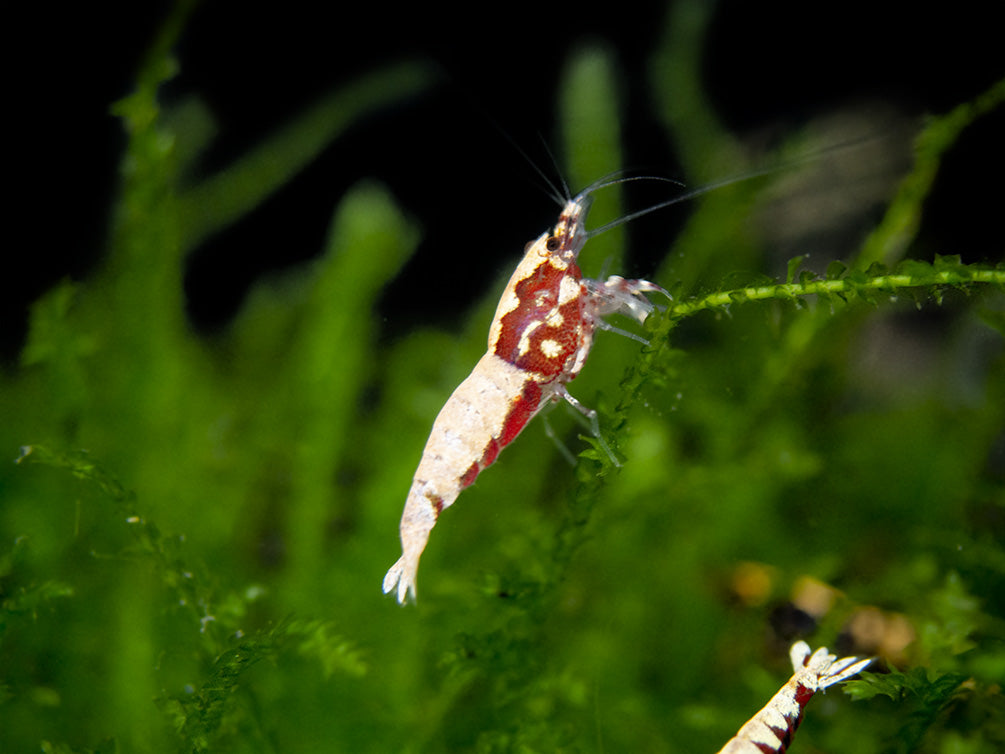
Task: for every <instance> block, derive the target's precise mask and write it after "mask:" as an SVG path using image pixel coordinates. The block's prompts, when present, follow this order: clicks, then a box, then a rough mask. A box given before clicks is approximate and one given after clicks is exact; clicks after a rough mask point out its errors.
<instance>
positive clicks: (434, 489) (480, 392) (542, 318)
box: [384, 184, 669, 603]
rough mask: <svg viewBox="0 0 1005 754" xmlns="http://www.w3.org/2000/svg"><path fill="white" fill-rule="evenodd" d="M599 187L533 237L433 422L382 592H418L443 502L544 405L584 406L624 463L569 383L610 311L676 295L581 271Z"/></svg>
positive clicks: (644, 311) (644, 307)
mask: <svg viewBox="0 0 1005 754" xmlns="http://www.w3.org/2000/svg"><path fill="white" fill-rule="evenodd" d="M602 185H606V184H602ZM595 188H599V186H597V187H594V188H591V189H587V190H586V191H584V192H583V193H582V194H580V195H579V196H577V197H576V198H574V199H571V200H569V201H568V202H566V204H565V207H564V208H563V209H562V213H561V215H559V218H558V223H557V224H556V225H555V227H554V228H553V229H552V231H551V232H550V233H544V234H542V235H541V236H539V237H538V238H537V239H536V240H534V241H531V242H530V243H529V244H527V246H526V248H525V250H524V256H523V259H521V260H520V263H519V264H518V265H517V268H516V270H515V271H514V273H513V275H512V277H511V278H510V280H509V282H508V283H507V285H506V288H505V289H504V290H503V294H502V297H501V298H500V300H499V305H498V307H497V308H496V313H495V316H494V317H493V318H492V324H491V326H490V327H489V339H488V351H487V352H486V353H485V355H484V356H482V358H481V360H479V362H478V363H477V364H476V365H475V367H474V369H473V370H472V372H471V374H470V375H469V376H468V377H467V379H465V380H464V382H462V383H461V384H460V385H459V386H458V387H457V389H456V390H455V391H454V392H453V394H452V395H451V396H450V398H449V399H447V402H446V404H445V405H444V406H443V408H442V409H441V410H440V413H439V415H438V416H437V417H436V421H435V422H434V423H433V429H432V431H431V432H430V434H429V439H428V440H427V441H426V448H425V450H424V451H423V453H422V458H421V460H420V461H419V467H418V469H417V470H416V472H415V478H414V479H413V480H412V487H411V489H410V490H409V493H408V497H407V498H406V500H405V510H404V512H403V513H402V516H401V527H400V528H401V548H402V555H401V558H400V559H399V560H398V561H397V562H396V563H395V564H394V565H393V566H391V569H390V570H389V571H388V572H387V575H386V576H385V577H384V592H385V593H387V592H392V591H393V592H395V593H396V596H397V598H398V601H399V602H402V603H404V602H406V601H407V600H408V599H409V598H412V599H414V598H415V579H416V573H417V571H418V568H419V557H420V556H421V555H422V551H423V550H424V549H425V547H426V542H427V541H428V539H429V533H430V531H432V528H433V526H435V524H436V520H437V518H438V517H439V514H440V512H441V511H442V509H444V508H448V507H450V505H452V504H453V502H454V501H455V500H456V499H457V496H458V495H459V494H460V492H461V490H462V489H464V488H465V487H468V486H470V485H471V484H473V483H474V481H475V478H476V477H477V476H478V474H479V473H480V472H481V471H482V470H483V469H485V468H486V467H487V466H489V465H491V464H492V463H493V462H494V461H495V459H496V456H498V454H499V451H500V450H501V449H502V448H503V447H505V446H506V445H508V444H509V443H511V442H512V441H513V440H514V439H516V437H517V435H519V434H520V431H521V430H522V429H523V428H524V427H525V426H526V425H527V423H528V422H529V421H530V420H531V419H533V418H534V416H535V414H537V412H538V411H540V410H541V407H542V406H543V405H544V404H546V403H548V402H550V401H557V400H562V399H564V400H566V401H568V402H569V403H570V404H571V405H572V406H573V407H575V408H576V409H577V410H579V411H581V412H582V413H583V414H584V415H585V416H586V417H587V418H588V419H589V420H590V422H591V424H592V427H593V430H594V435H596V436H597V438H598V439H599V440H600V443H601V446H602V447H603V448H604V450H606V451H607V453H608V455H609V456H610V457H611V459H612V460H613V461H614V463H615V464H617V463H618V461H617V458H616V457H615V456H614V454H613V452H611V450H610V449H609V448H608V447H607V445H606V443H604V441H603V438H601V437H600V433H599V429H598V425H597V417H596V412H594V411H592V410H591V409H588V408H586V407H584V406H583V405H582V404H580V403H579V401H577V400H576V399H575V398H573V397H572V396H571V395H570V394H569V393H568V391H567V390H566V388H565V385H566V384H567V383H568V382H570V381H572V380H573V379H574V378H575V377H576V375H577V374H579V371H580V369H582V367H583V364H584V363H585V362H586V358H587V356H588V355H589V353H590V349H591V347H592V346H593V335H594V332H595V331H596V330H597V329H598V328H600V329H607V330H614V329H616V328H613V327H612V326H610V325H608V324H607V323H606V322H605V321H604V320H603V317H605V316H607V315H609V314H614V313H615V312H620V313H623V314H626V315H628V316H631V317H634V318H635V319H636V320H638V321H639V322H644V321H645V319H646V317H647V316H648V315H649V314H650V313H651V312H652V311H653V309H654V306H653V304H652V303H650V301H649V300H648V299H646V297H645V296H644V295H643V294H645V293H655V292H660V293H663V294H664V295H669V294H667V293H666V291H664V290H663V289H662V288H660V287H659V286H658V285H656V284H655V283H650V282H648V281H645V280H625V279H624V278H621V277H617V276H612V277H610V278H608V279H607V280H606V281H603V280H589V279H583V277H582V273H581V272H580V269H579V267H578V265H577V264H576V257H577V256H578V254H579V251H580V249H582V247H583V244H584V243H586V240H587V238H588V235H589V234H588V233H587V231H586V227H585V225H584V222H585V220H586V213H587V211H588V209H589V206H590V194H591V192H592V191H593V190H595ZM619 332H620V331H619ZM626 334H628V335H630V336H631V334H630V333H626ZM631 337H637V336H631ZM433 501H436V502H435V503H434V502H433Z"/></svg>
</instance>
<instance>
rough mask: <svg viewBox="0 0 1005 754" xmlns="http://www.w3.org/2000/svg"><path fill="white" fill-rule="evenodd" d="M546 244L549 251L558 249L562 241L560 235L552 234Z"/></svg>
mask: <svg viewBox="0 0 1005 754" xmlns="http://www.w3.org/2000/svg"><path fill="white" fill-rule="evenodd" d="M544 245H545V248H546V249H548V251H557V250H558V247H559V246H561V245H562V242H561V241H560V240H559V239H558V236H550V237H549V238H548V240H547V242H546V243H545V244H544Z"/></svg>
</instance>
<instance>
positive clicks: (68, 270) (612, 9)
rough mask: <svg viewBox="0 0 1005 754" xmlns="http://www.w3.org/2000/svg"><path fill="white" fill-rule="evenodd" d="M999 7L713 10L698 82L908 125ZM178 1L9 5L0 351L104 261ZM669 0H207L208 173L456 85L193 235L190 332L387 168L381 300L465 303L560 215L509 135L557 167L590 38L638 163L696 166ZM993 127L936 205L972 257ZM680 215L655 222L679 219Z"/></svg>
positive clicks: (196, 63)
mask: <svg viewBox="0 0 1005 754" xmlns="http://www.w3.org/2000/svg"><path fill="white" fill-rule="evenodd" d="M990 6H991V4H983V5H981V4H978V3H975V4H973V5H972V6H971V5H968V4H965V3H955V4H946V5H944V6H933V8H934V9H933V10H928V11H923V10H920V8H921V7H922V6H921V5H920V4H912V5H909V6H908V5H905V6H903V7H901V6H900V4H895V5H889V4H882V3H866V2H846V3H840V4H833V3H832V4H810V3H796V2H761V3H750V2H742V1H741V0H730V1H724V2H720V3H718V4H717V10H716V16H715V21H714V23H713V25H712V30H711V34H710V37H709V39H708V41H707V45H706V61H705V82H704V83H705V87H706V89H707V91H708V92H709V94H710V96H711V98H712V100H713V101H714V103H715V105H716V107H717V109H718V110H719V113H720V115H721V117H722V118H723V120H724V122H725V123H726V124H727V125H728V127H729V128H731V129H733V130H735V131H737V132H753V131H757V130H765V129H766V130H769V131H771V130H778V131H781V132H784V131H785V130H787V129H794V128H798V126H799V125H800V124H801V123H804V122H806V121H807V120H808V119H809V118H811V117H813V116H814V115H816V114H819V113H821V112H824V111H827V110H829V109H831V108H835V107H839V106H841V105H844V104H849V103H856V102H870V101H871V102H881V103H883V104H884V106H889V107H892V108H894V109H896V110H897V111H899V112H901V113H903V114H905V115H907V116H914V117H917V116H922V115H923V114H924V113H942V112H945V111H946V110H948V109H950V108H951V107H953V106H954V105H956V104H958V103H959V102H962V101H964V100H966V99H969V98H971V97H973V96H974V95H975V94H977V93H979V92H981V91H983V90H984V89H985V88H987V87H988V86H989V85H990V84H991V83H992V82H993V81H995V80H996V79H998V78H1000V77H1001V76H1003V75H1005V53H1003V52H1002V43H1001V34H1000V25H998V23H995V22H992V21H991V19H990V17H989V14H990ZM169 7H170V5H169V4H167V3H158V2H143V3H135V2H134V3H124V2H117V3H96V4H84V3H74V4H69V3H67V4H63V5H62V6H61V5H60V4H57V5H55V6H52V5H45V6H42V5H40V4H39V5H36V6H33V7H31V8H22V9H20V10H17V11H15V12H12V13H11V14H10V15H9V16H8V20H7V23H8V36H9V37H10V38H11V40H12V41H16V40H20V43H21V44H22V45H23V46H19V47H15V48H11V49H9V50H8V65H7V70H8V81H9V84H10V86H9V87H8V88H7V96H8V102H7V107H6V108H5V111H6V113H7V117H6V119H7V120H8V124H9V126H10V127H11V128H12V135H11V138H10V141H9V142H8V148H9V156H10V158H11V159H10V162H9V163H8V164H9V165H10V166H11V167H12V168H13V169H12V170H11V171H10V172H9V173H8V178H9V181H10V183H9V185H10V187H11V189H12V193H13V196H14V199H13V202H10V203H8V205H7V206H8V211H9V214H8V215H7V223H6V225H7V231H8V236H7V240H6V243H5V247H6V248H5V252H4V256H5V265H4V267H5V272H4V274H3V286H2V290H0V298H2V301H0V305H2V311H0V317H2V322H3V325H2V328H0V335H2V338H0V358H2V359H3V360H4V361H5V362H8V363H9V362H10V361H11V360H12V359H14V358H16V354H17V352H18V350H19V348H20V345H21V343H22V342H23V337H24V328H25V323H26V314H27V305H28V303H29V302H30V301H32V300H33V299H34V298H36V297H37V296H38V295H39V294H41V293H42V292H43V291H44V290H45V289H46V288H48V287H49V286H50V285H52V284H53V283H54V282H55V281H57V280H59V279H60V278H62V277H64V276H70V277H72V278H74V279H82V278H84V277H86V275H87V274H88V272H89V271H90V270H92V269H93V268H94V267H95V265H97V264H98V263H99V261H100V259H101V253H102V249H103V245H104V243H105V235H106V231H107V226H108V221H109V218H108V210H109V207H110V205H111V202H112V200H113V198H114V193H115V186H116V181H117V169H118V160H119V157H120V155H121V152H122V149H123V146H124V135H123V134H122V131H121V128H120V125H119V123H118V122H117V121H116V119H115V118H113V117H112V116H111V115H110V114H109V106H110V104H111V103H112V102H113V101H115V100H116V99H118V98H120V97H122V96H124V95H125V94H127V93H128V92H129V91H130V89H131V78H132V75H133V73H134V71H135V70H136V67H137V65H138V63H139V60H140V57H141V55H142V54H143V52H144V50H145V49H146V46H147V45H148V43H149V41H150V40H151V39H152V38H153V36H154V34H155V32H156V29H157V28H158V25H159V23H160V22H161V20H162V19H163V18H164V16H165V15H166V13H167V10H168V8H169ZM985 7H987V8H989V10H983V8H985ZM665 8H666V6H665V5H664V4H662V3H638V4H632V3H620V4H611V3H608V4H604V5H582V4H570V3H553V4H545V3H538V4H520V3H507V4H505V5H478V6H466V7H464V8H456V7H455V8H451V9H448V8H446V7H439V6H433V5H420V4H412V5H409V6H402V7H398V6H395V5H388V4H383V3H370V4H357V5H338V4H321V3H310V4H308V3H283V4H278V3H277V4H256V3H242V2H234V1H233V0H225V1H218V2H206V3H203V4H202V6H200V7H199V8H198V9H197V11H196V12H195V13H194V14H193V16H192V18H191V19H190V21H189V23H188V26H187V27H186V30H185V32H184V33H183V37H182V40H181V44H180V46H179V47H178V49H177V57H178V60H179V63H180V66H181V73H180V75H179V76H178V77H177V78H176V79H174V80H173V81H172V82H171V83H170V84H169V85H168V86H167V87H166V89H165V91H164V100H165V101H166V102H168V103H171V102H178V101H181V100H183V99H184V98H186V97H188V96H191V95H193V94H196V95H198V96H199V97H201V98H202V99H203V101H204V102H205V103H206V104H207V105H208V107H209V108H210V110H211V112H212V113H213V115H214V117H215V118H216V119H217V121H218V127H219V132H218V134H217V137H216V139H215V141H214V143H213V146H212V148H211V150H210V152H209V153H208V154H207V156H206V160H205V161H204V163H203V168H204V170H205V172H207V173H211V172H212V171H213V170H215V169H218V168H219V167H221V166H224V165H226V164H227V163H228V162H229V161H230V160H232V159H234V158H235V157H237V156H239V155H241V154H242V153H243V152H244V151H245V150H247V149H248V148H250V147H251V146H252V145H254V144H256V142H258V141H259V140H260V139H261V138H262V137H264V136H265V135H267V134H269V133H270V132H272V131H273V130H275V129H276V128H277V127H279V126H282V125H283V124H284V123H286V122H287V121H288V120H289V119H290V118H291V117H292V116H293V115H294V114H296V113H298V112H300V111H301V110H303V109H304V108H306V107H307V106H309V105H310V104H311V103H313V102H315V101H316V100H317V99H318V98H319V97H320V96H321V95H323V94H325V93H326V92H329V91H331V90H332V89H333V88H336V87H338V86H339V85H340V84H343V83H345V82H348V81H351V80H353V79H354V78H355V77H357V76H359V75H361V74H364V73H367V72H370V71H374V70H376V69H378V68H380V67H381V66H383V65H385V64H387V63H389V62H394V61H401V60H414V59H421V60H426V61H430V62H431V63H433V64H434V65H435V66H436V68H437V70H438V71H439V73H440V74H441V79H440V84H439V85H438V86H436V87H435V88H434V89H432V90H430V91H428V92H426V93H425V94H423V95H422V96H420V97H418V98H415V99H413V100H411V101H408V102H405V103H402V104H400V105H397V106H395V107H393V108H388V109H385V110H383V111H381V112H380V113H378V114H376V115H374V116H372V117H370V118H369V119H367V120H366V121H365V122H363V123H361V124H359V125H358V126H357V127H355V128H353V129H352V130H351V132H349V133H348V134H346V135H345V136H344V137H342V138H340V139H338V140H337V141H336V143H334V144H333V145H332V146H331V147H330V148H329V149H328V150H327V151H326V152H325V153H324V154H323V155H322V157H321V159H319V160H317V161H316V162H315V163H313V164H312V165H311V166H310V167H308V169H307V170H305V171H304V172H303V173H302V174H301V175H300V176H298V177H297V179H296V180H294V181H293V182H292V183H291V184H290V185H288V186H287V187H285V188H284V189H283V190H282V191H280V192H279V193H278V194H277V195H276V196H274V197H273V198H271V199H270V200H269V201H268V202H266V203H265V204H264V205H263V206H262V207H261V208H260V209H258V210H257V211H256V212H254V213H253V214H252V215H251V216H249V217H248V218H246V219H245V220H244V221H242V222H241V223H240V224H238V225H237V226H235V227H234V228H232V229H230V230H228V231H226V232H224V233H222V234H220V235H218V236H216V237H214V238H213V239H211V240H210V241H208V242H207V243H206V244H205V245H204V246H202V247H201V248H199V249H198V250H197V251H196V252H195V254H194V255H193V256H192V257H191V258H190V260H189V264H188V268H187V272H186V279H185V286H186V295H187V301H188V313H189V317H190V321H191V323H192V325H193V327H194V328H196V329H197V330H199V331H200V332H212V331H214V330H217V329H219V328H220V327H223V326H225V325H226V323H227V321H228V319H229V318H230V317H231V316H232V315H233V313H234V312H235V310H236V308H237V307H238V306H239V304H240V301H241V298H242V296H243V294H244V292H245V291H246V289H247V286H248V284H249V283H250V282H251V281H253V280H254V279H255V278H256V277H257V276H259V275H261V274H263V273H265V272H267V271H269V270H272V269H281V268H284V267H286V266H289V265H290V264H293V263H296V262H297V261H300V260H303V259H307V258H309V257H311V256H313V255H315V254H317V253H319V251H320V249H321V248H322V242H323V238H324V235H325V232H326V230H327V224H328V221H329V218H330V214H331V211H332V209H333V207H334V206H335V204H336V203H337V201H338V199H339V197H340V195H341V194H342V193H343V192H344V191H345V190H346V189H347V188H348V187H349V186H351V185H352V184H353V183H355V182H357V181H359V180H361V179H364V178H368V177H373V178H376V179H378V180H380V181H382V182H384V183H385V184H386V185H387V186H388V187H389V188H390V189H391V191H393V192H394V194H395V195H396V197H397V198H398V200H399V202H400V203H401V204H402V205H403V207H404V208H405V209H406V211H407V212H408V213H409V214H410V215H411V216H412V217H413V218H414V219H415V220H416V221H417V222H418V223H419V224H420V225H421V227H422V229H423V245H422V247H421V248H420V250H419V253H418V254H417V255H416V256H415V258H414V259H413V260H412V261H411V262H410V263H409V265H408V267H407V268H406V270H405V271H404V273H403V274H402V275H400V276H399V279H398V280H397V281H396V282H395V284H394V285H393V286H392V287H391V288H390V289H389V291H388V292H387V294H386V295H385V299H384V306H383V309H384V312H383V313H384V315H385V320H386V325H385V326H386V327H388V328H390V329H391V330H392V331H393V330H394V329H395V328H396V327H405V326H411V325H414V324H415V323H416V322H417V321H427V322H434V321H435V322H437V323H439V324H444V323H449V322H450V320H451V318H455V317H457V316H460V315H461V314H462V313H463V311H464V309H465V307H466V306H467V305H469V304H470V303H471V302H472V301H473V300H474V299H475V298H476V297H478V296H479V295H481V294H482V293H483V292H484V290H485V288H486V286H487V285H488V284H489V283H490V282H491V281H492V278H493V275H494V274H495V273H496V272H498V271H499V270H500V269H501V268H502V266H504V265H505V264H507V263H510V262H512V260H513V259H514V258H515V256H516V255H517V254H519V250H520V249H522V248H523V244H524V243H525V242H526V241H527V240H529V239H530V238H531V237H533V236H535V235H537V234H538V233H539V232H541V231H542V230H543V229H544V228H545V227H547V226H548V225H550V224H551V222H552V221H553V216H554V214H555V208H554V206H553V204H552V202H551V200H550V199H548V198H547V196H546V195H545V193H543V192H542V191H540V190H539V189H538V187H537V186H538V184H540V182H541V181H540V180H539V179H537V178H535V177H534V176H533V173H532V171H531V169H530V168H529V167H528V166H527V164H526V163H525V162H524V160H523V158H522V157H520V156H519V155H518V153H517V152H516V150H515V149H514V147H513V145H512V144H511V143H510V141H512V142H513V143H515V144H517V145H519V146H520V148H521V149H523V150H525V151H526V152H528V153H529V154H530V156H531V158H532V159H533V160H534V161H535V162H536V163H537V164H538V165H541V166H543V167H544V168H545V169H546V170H548V171H549V172H553V171H552V169H551V168H550V166H549V163H548V160H549V157H548V155H547V152H546V151H545V149H544V148H543V147H542V140H543V142H545V143H548V142H551V141H552V140H553V139H554V138H555V131H554V117H555V108H554V104H555V100H556V97H557V89H556V87H557V85H558V81H559V76H560V72H561V70H562V67H563V65H564V63H565V62H566V61H567V60H568V57H569V55H570V52H571V51H572V50H573V49H575V48H576V47H578V46H581V45H582V44H583V43H584V42H588V41H590V40H600V41H603V42H605V43H606V44H608V45H609V47H610V48H611V49H612V50H614V51H616V55H617V62H618V65H619V66H620V72H621V75H622V77H623V84H624V91H625V92H627V99H626V101H624V102H623V103H622V104H623V106H624V108H625V113H626V126H625V150H626V160H627V162H628V166H630V167H639V168H645V169H647V170H653V171H657V172H659V173H660V174H663V175H669V176H677V177H683V176H680V168H679V163H678V161H677V158H676V156H675V154H674V145H672V144H668V143H666V141H665V136H664V132H663V131H662V129H660V128H659V127H658V126H657V124H656V119H655V117H654V114H653V111H652V103H651V102H650V101H649V100H648V96H647V92H646V86H647V83H646V82H647V79H646V75H647V73H646V65H647V62H648V59H649V57H650V56H651V54H652V52H653V50H654V49H655V47H656V45H657V42H658V37H659V35H660V33H661V31H662V26H663V23H664V19H665V12H666V10H665ZM12 50H13V51H12ZM1001 124H1002V118H1001V117H1000V116H996V117H993V118H986V119H985V120H984V121H982V122H981V123H980V124H979V125H978V126H975V127H973V128H972V129H970V130H969V131H968V132H966V136H965V138H964V139H963V140H962V141H961V143H960V144H959V145H958V146H957V147H955V148H954V150H953V151H952V153H951V154H950V155H949V157H948V158H947V160H946V162H945V164H944V166H943V169H942V171H941V172H940V176H939V183H938V186H937V189H936V191H935V192H934V193H933V195H932V197H931V199H930V200H929V202H928V206H927V207H926V215H925V227H924V228H923V232H924V233H925V234H926V237H927V238H928V244H927V245H928V246H929V247H930V248H936V249H938V250H939V251H940V253H944V254H957V253H958V254H962V255H963V256H964V258H965V259H968V260H970V261H977V260H982V259H983V260H990V261H995V260H998V259H1001V257H1002V248H1003V243H1002V240H1001V230H1000V225H1001V221H1000V218H1001V207H1002V198H1003V191H1002V188H1001V186H1002V181H1003V180H1005V174H1003V170H1002V167H1003V160H1002V144H1001V142H1002V139H1001V136H1002V133H1005V131H1003V130H1002V129H1001ZM502 134H505V136H503V135H502ZM573 188H574V189H575V188H576V187H573ZM683 215H684V213H683V212H674V213H667V214H666V215H663V216H661V220H665V222H664V223H663V227H665V229H666V230H665V232H666V233H668V234H672V233H673V231H674V228H675V227H677V226H678V225H679V223H680V222H681V220H682V219H683ZM629 272H633V273H636V272H637V273H640V274H644V273H645V272H646V270H641V271H639V270H630V271H629Z"/></svg>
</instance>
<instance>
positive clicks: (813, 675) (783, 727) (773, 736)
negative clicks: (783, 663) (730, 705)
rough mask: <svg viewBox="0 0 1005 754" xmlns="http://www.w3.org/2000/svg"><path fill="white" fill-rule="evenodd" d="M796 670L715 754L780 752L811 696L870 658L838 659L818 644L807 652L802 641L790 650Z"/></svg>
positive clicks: (769, 753) (788, 741)
mask: <svg viewBox="0 0 1005 754" xmlns="http://www.w3.org/2000/svg"><path fill="white" fill-rule="evenodd" d="M789 657H790V658H791V659H792V668H793V670H794V671H795V672H794V673H793V674H792V677H791V678H790V679H789V681H788V683H786V684H785V685H784V686H782V688H781V689H780V690H779V691H778V693H777V694H775V695H774V696H773V697H771V701H770V702H768V703H767V704H766V705H765V706H764V708H763V709H761V711H760V712H758V713H757V714H756V715H754V716H753V717H752V718H750V720H748V721H747V723H746V724H745V725H744V726H743V727H742V728H740V730H739V731H737V733H736V736H734V737H733V738H731V739H730V740H729V742H728V743H727V744H726V745H725V746H723V747H722V749H720V750H719V752H718V754H783V752H784V751H785V750H786V749H788V748H789V744H790V743H791V742H792V737H793V736H794V735H795V732H796V728H798V727H799V723H800V722H802V719H803V711H804V710H805V709H806V703H807V702H808V701H809V700H810V698H811V697H812V696H813V695H814V694H815V693H816V692H818V691H820V690H821V689H826V688H827V687H828V686H833V685H834V684H836V683H840V682H841V681H845V680H848V679H849V678H851V677H852V676H853V675H855V674H856V673H858V672H860V671H862V670H864V669H865V668H866V667H867V666H868V665H869V663H870V662H872V659H871V658H866V659H864V660H863V659H860V658H858V657H844V658H842V659H840V660H838V659H837V657H836V656H835V655H832V654H830V653H829V652H828V651H827V647H821V648H820V649H818V650H817V651H816V652H813V654H810V647H809V645H808V644H807V643H806V642H804V641H797V642H796V643H795V644H793V645H792V649H790V650H789Z"/></svg>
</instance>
